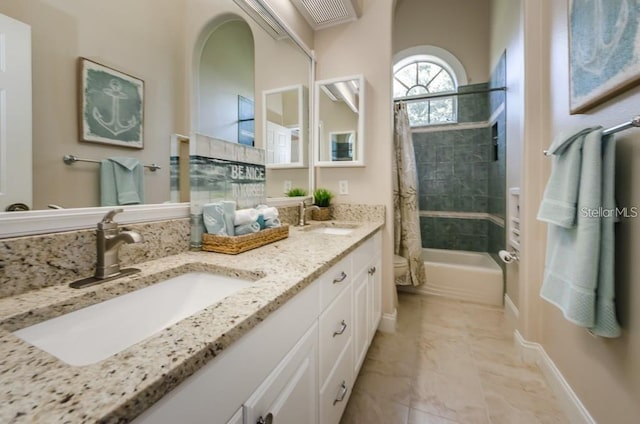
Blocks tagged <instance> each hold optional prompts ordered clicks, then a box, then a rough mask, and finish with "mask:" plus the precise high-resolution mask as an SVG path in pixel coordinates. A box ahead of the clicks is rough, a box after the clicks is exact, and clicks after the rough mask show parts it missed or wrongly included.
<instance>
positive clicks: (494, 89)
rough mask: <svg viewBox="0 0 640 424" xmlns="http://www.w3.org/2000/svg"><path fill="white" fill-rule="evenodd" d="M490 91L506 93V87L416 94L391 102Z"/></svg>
mask: <svg viewBox="0 0 640 424" xmlns="http://www.w3.org/2000/svg"><path fill="white" fill-rule="evenodd" d="M492 91H507V87H495V88H489V89H487V90H474V91H461V92H451V93H437V94H417V95H415V96H405V97H399V98H397V99H394V100H393V102H394V103H399V102H411V101H414V100H426V99H437V98H439V97H452V96H464V95H466V94H483V93H491V92H492Z"/></svg>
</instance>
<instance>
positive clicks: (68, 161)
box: [62, 155, 162, 172]
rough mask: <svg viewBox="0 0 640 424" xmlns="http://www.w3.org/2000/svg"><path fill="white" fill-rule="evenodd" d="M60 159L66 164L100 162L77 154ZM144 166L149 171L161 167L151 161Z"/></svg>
mask: <svg viewBox="0 0 640 424" xmlns="http://www.w3.org/2000/svg"><path fill="white" fill-rule="evenodd" d="M62 161H63V162H64V163H66V164H67V165H71V164H73V163H74V162H92V163H100V161H99V160H95V159H81V158H79V157H77V156H74V155H64V156H63V157H62ZM144 167H145V168H149V170H151V172H155V171H157V170H158V169H162V168H161V167H160V165H157V164H155V163H152V164H151V165H144Z"/></svg>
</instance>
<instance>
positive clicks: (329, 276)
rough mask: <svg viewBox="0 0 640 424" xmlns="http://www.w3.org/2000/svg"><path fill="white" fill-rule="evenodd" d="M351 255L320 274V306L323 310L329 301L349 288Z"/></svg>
mask: <svg viewBox="0 0 640 424" xmlns="http://www.w3.org/2000/svg"><path fill="white" fill-rule="evenodd" d="M351 274H352V271H351V255H349V256H347V257H346V258H344V259H342V260H341V261H340V262H338V263H337V264H335V265H334V266H332V267H331V269H329V271H327V272H325V273H324V274H322V276H321V277H320V278H319V279H318V280H319V281H320V305H321V310H324V309H326V308H327V306H329V305H330V304H331V301H332V300H333V299H335V298H336V296H338V295H339V294H340V293H341V292H342V290H344V289H345V288H347V287H348V286H349V283H350V282H351V278H352V275H351Z"/></svg>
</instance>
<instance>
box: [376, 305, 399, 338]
mask: <svg viewBox="0 0 640 424" xmlns="http://www.w3.org/2000/svg"><path fill="white" fill-rule="evenodd" d="M397 319H398V310H397V309H394V310H393V312H391V313H383V314H382V318H381V319H380V324H378V330H380V331H382V332H383V333H395V332H396V321H397Z"/></svg>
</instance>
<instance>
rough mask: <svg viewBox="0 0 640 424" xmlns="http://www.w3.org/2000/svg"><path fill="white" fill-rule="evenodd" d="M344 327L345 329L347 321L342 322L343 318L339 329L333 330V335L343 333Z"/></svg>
mask: <svg viewBox="0 0 640 424" xmlns="http://www.w3.org/2000/svg"><path fill="white" fill-rule="evenodd" d="M346 329H347V323H346V322H344V320H342V322H341V323H340V329H339V330H338V331H334V332H333V337H335V336H339V335H340V334H342V333H344V330H346Z"/></svg>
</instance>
